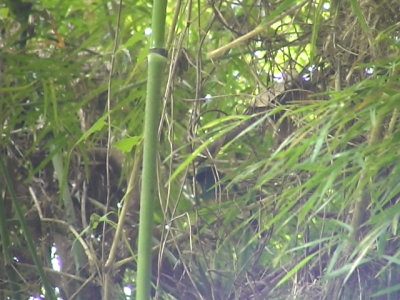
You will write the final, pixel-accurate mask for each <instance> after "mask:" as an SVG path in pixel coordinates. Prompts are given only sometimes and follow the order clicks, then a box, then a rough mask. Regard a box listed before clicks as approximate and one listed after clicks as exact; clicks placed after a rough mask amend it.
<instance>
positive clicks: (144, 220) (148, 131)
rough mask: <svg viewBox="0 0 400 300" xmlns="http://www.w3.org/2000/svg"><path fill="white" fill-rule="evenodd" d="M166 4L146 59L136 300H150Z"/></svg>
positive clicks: (158, 0) (158, 1) (160, 1)
mask: <svg viewBox="0 0 400 300" xmlns="http://www.w3.org/2000/svg"><path fill="white" fill-rule="evenodd" d="M166 6H167V2H166V1H165V0H154V2H153V16H152V40H151V44H150V45H151V47H150V53H149V55H148V68H149V70H148V76H147V97H146V110H145V123H144V135H143V138H144V140H143V172H142V186H141V195H140V216H139V218H140V221H139V242H138V269H137V278H136V299H137V300H148V299H150V282H151V281H150V280H151V269H152V268H151V262H152V252H151V246H152V232H153V207H154V202H155V187H156V175H157V174H156V168H157V163H156V162H157V143H158V141H157V129H158V123H159V119H160V116H159V114H160V104H161V80H162V73H163V70H164V66H165V63H166V60H167V59H166V55H165V53H166V51H165V50H164V49H163V46H164V33H165V11H166Z"/></svg>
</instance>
